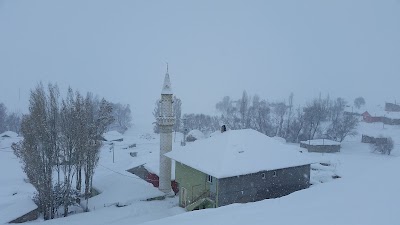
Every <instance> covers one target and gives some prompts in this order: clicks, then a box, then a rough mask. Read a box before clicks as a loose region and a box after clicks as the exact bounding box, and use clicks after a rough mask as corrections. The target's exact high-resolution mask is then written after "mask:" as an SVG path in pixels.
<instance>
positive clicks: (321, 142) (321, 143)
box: [301, 139, 340, 145]
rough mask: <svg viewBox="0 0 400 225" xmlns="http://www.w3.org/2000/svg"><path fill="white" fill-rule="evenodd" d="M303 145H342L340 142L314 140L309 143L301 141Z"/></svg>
mask: <svg viewBox="0 0 400 225" xmlns="http://www.w3.org/2000/svg"><path fill="white" fill-rule="evenodd" d="M301 143H303V144H307V145H340V142H337V141H332V140H328V139H314V140H308V141H301Z"/></svg>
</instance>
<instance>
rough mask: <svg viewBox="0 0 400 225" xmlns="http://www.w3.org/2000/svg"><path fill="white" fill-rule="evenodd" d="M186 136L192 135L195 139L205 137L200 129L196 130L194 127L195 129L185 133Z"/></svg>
mask: <svg viewBox="0 0 400 225" xmlns="http://www.w3.org/2000/svg"><path fill="white" fill-rule="evenodd" d="M187 136H192V137H194V138H196V139H197V140H200V139H204V138H205V136H204V134H203V132H201V131H200V130H196V129H195V130H191V131H190V132H189V133H188V134H187Z"/></svg>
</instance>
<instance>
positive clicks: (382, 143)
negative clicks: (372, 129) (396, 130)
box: [372, 136, 394, 155]
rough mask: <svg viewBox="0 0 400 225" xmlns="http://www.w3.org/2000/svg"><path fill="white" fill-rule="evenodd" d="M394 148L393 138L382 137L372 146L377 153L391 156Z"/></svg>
mask: <svg viewBox="0 0 400 225" xmlns="http://www.w3.org/2000/svg"><path fill="white" fill-rule="evenodd" d="M393 148H394V142H393V139H392V138H391V137H386V138H385V137H383V136H380V137H378V138H377V139H376V141H375V143H373V144H372V149H373V150H374V151H376V152H379V153H382V154H387V155H390V153H391V152H392V150H393Z"/></svg>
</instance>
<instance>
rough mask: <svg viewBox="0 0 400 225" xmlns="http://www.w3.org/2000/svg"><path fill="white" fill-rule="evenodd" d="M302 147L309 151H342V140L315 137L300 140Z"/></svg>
mask: <svg viewBox="0 0 400 225" xmlns="http://www.w3.org/2000/svg"><path fill="white" fill-rule="evenodd" d="M300 147H301V148H306V149H307V150H308V152H320V153H334V152H340V142H337V141H332V140H328V139H314V140H308V141H301V142H300Z"/></svg>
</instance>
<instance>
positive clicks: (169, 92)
mask: <svg viewBox="0 0 400 225" xmlns="http://www.w3.org/2000/svg"><path fill="white" fill-rule="evenodd" d="M161 94H162V95H172V88H171V81H170V80H169V74H168V72H167V73H166V74H165V78H164V84H163V88H162V91H161Z"/></svg>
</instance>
